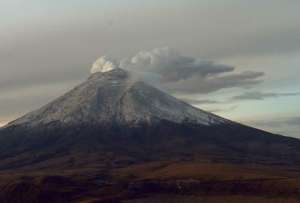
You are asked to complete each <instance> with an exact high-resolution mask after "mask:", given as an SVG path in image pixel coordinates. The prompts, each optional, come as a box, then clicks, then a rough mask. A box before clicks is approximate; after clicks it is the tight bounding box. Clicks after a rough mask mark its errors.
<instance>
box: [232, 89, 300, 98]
mask: <svg viewBox="0 0 300 203" xmlns="http://www.w3.org/2000/svg"><path fill="white" fill-rule="evenodd" d="M297 95H300V93H298V92H297V93H274V92H257V91H255V92H245V93H243V94H240V95H237V96H234V97H232V100H264V99H267V98H277V97H285V96H297Z"/></svg>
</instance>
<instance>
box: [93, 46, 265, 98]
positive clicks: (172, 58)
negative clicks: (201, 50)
mask: <svg viewBox="0 0 300 203" xmlns="http://www.w3.org/2000/svg"><path fill="white" fill-rule="evenodd" d="M115 68H122V69H125V70H129V71H130V72H132V73H134V75H137V76H138V77H139V78H142V79H143V80H145V81H147V82H149V83H152V84H154V85H156V86H157V87H160V88H162V89H165V90H167V91H170V92H173V93H193V94H194V93H210V92H215V91H218V90H221V89H224V88H234V87H237V88H250V87H252V86H253V85H255V84H258V83H260V82H262V76H264V73H263V72H255V71H245V72H237V71H236V69H235V67H232V66H229V65H224V64H217V63H215V62H213V61H207V60H200V59H197V58H194V57H189V56H183V55H181V54H180V53H178V52H177V51H175V50H173V49H170V48H168V47H163V48H155V49H153V50H150V51H140V52H138V53H137V54H135V55H134V56H131V57H128V58H124V59H121V60H120V61H119V62H116V61H115V60H113V59H109V58H108V57H105V56H103V57H100V58H99V59H98V60H97V61H96V62H95V63H94V65H93V67H92V69H91V73H95V72H105V71H109V70H112V69H115Z"/></svg>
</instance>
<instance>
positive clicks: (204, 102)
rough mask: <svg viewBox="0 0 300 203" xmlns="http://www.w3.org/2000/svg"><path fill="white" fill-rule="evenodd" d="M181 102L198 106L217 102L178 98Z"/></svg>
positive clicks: (216, 102)
mask: <svg viewBox="0 0 300 203" xmlns="http://www.w3.org/2000/svg"><path fill="white" fill-rule="evenodd" d="M180 99H181V100H183V101H185V102H187V103H189V104H192V105H200V104H218V103H219V101H216V100H210V99H191V98H180Z"/></svg>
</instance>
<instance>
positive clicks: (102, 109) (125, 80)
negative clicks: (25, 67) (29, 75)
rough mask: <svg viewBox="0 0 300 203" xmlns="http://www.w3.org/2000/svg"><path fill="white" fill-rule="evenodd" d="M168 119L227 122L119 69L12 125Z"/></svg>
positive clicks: (102, 74) (99, 75)
mask: <svg viewBox="0 0 300 203" xmlns="http://www.w3.org/2000/svg"><path fill="white" fill-rule="evenodd" d="M160 120H168V121H172V122H176V123H181V122H184V121H188V122H194V123H198V124H202V125H214V124H222V123H228V122H230V121H228V120H226V119H223V118H221V117H218V116H216V115H213V114H211V113H207V112H205V111H202V110H200V109H197V108H195V107H193V106H191V105H189V104H187V103H185V102H182V101H180V100H178V99H176V98H175V97H172V96H170V95H168V94H166V93H164V92H162V91H160V90H158V89H156V88H154V87H152V86H150V85H148V84H146V83H144V82H141V81H136V80H132V79H131V77H130V74H129V73H128V72H126V71H124V70H122V69H119V68H117V69H113V70H111V71H108V72H97V73H94V74H92V75H91V76H90V77H89V79H88V80H87V81H85V82H83V83H82V84H80V85H79V86H77V87H75V88H74V89H73V90H71V91H69V92H67V93H66V94H65V95H63V96H61V97H59V98H58V99H56V100H54V101H53V102H51V103H49V104H47V105H45V106H44V107H42V108H40V109H38V110H36V111H33V112H31V113H29V114H27V115H25V116H23V117H21V118H19V119H17V120H15V121H13V122H11V123H9V124H8V126H12V125H20V124H21V125H28V126H37V125H41V124H47V123H50V122H53V121H59V122H61V123H63V124H70V125H74V124H75V125H76V124H80V123H90V124H107V123H112V122H115V123H119V124H125V125H126V124H138V123H151V122H157V121H160Z"/></svg>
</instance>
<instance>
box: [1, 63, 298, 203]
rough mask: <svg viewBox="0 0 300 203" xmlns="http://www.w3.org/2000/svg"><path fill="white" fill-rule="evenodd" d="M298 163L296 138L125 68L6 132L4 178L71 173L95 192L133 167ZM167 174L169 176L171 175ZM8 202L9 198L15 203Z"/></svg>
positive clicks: (95, 78)
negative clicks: (188, 98)
mask: <svg viewBox="0 0 300 203" xmlns="http://www.w3.org/2000/svg"><path fill="white" fill-rule="evenodd" d="M299 155H300V140H298V139H296V138H290V137H285V136H281V135H275V134H272V133H268V132H265V131H262V130H259V129H255V128H252V127H248V126H245V125H242V124H240V123H237V122H233V121H230V120H228V119H225V118H222V117H219V116H217V115H214V114H212V113H208V112H205V111H203V110H200V109H197V108H195V107H193V106H191V105H189V104H187V103H185V102H183V101H180V100H178V99H176V98H175V97H173V96H170V95H168V94H167V93H165V92H163V91H161V90H159V89H157V88H155V87H153V86H151V85H149V84H147V83H145V82H143V81H140V80H137V79H135V77H132V75H131V73H129V72H127V71H125V70H122V69H119V68H116V69H113V70H110V71H107V72H96V73H94V74H92V75H91V76H90V77H89V78H88V79H87V80H86V81H85V82H83V83H82V84H80V85H78V86H77V87H75V88H74V89H72V90H71V91H69V92H67V93H66V94H64V95H63V96H61V97H59V98H58V99H56V100H54V101H53V102H51V103H49V104H47V105H45V106H43V107H41V108H40V109H38V110H35V111H33V112H30V113H28V114H26V115H24V116H23V117H21V118H19V119H17V120H15V121H12V122H10V123H9V124H8V125H7V126H5V127H3V128H2V129H0V160H1V162H0V171H5V172H7V171H9V172H14V173H18V174H26V173H32V172H39V173H40V172H41V171H43V173H46V174H47V173H50V172H49V170H50V169H51V171H52V172H53V171H55V174H56V175H57V174H60V175H61V174H62V173H66V171H68V172H70V171H71V172H72V174H73V175H74V174H77V175H78V174H81V176H84V177H85V178H86V179H85V180H89V181H90V180H91V176H92V177H93V178H92V180H93V181H94V182H93V184H96V183H95V182H97V184H98V186H99V184H100V183H99V177H102V179H101V181H104V182H105V181H107V180H108V179H109V178H108V176H109V177H110V176H111V175H112V174H114V173H113V172H112V171H114V170H116V169H118V170H119V169H123V168H126V167H131V166H133V165H135V166H136V165H144V166H145V167H146V168H147V167H149V168H151V170H152V169H153V170H154V169H155V170H156V169H160V168H163V167H166V165H165V164H166V163H174V162H176V163H178V162H179V163H183V162H184V163H186V162H188V163H189V164H191V163H218V164H227V165H228V164H229V165H237V164H238V165H255V166H268V167H274V166H278V167H283V166H284V167H289V168H296V169H297V170H298V169H299V168H300V167H299V165H300V156H299ZM149 163H155V164H154V165H151V164H150V165H149ZM167 165H168V164H167ZM172 166H173V167H174V165H172ZM180 166H182V165H176V167H179V168H180ZM153 167H154V168H153ZM192 168H193V167H192ZM194 168H195V170H196V171H197V170H199V168H197V167H196V166H194ZM200 168H201V167H200ZM225 168H226V167H225ZM238 168H239V167H238ZM128 170H129V169H128ZM128 170H127V172H128ZM169 170H171V171H174V170H176V169H174V168H172V167H171V168H169ZM200 170H201V169H200ZM221 170H222V169H221ZM234 170H236V169H234ZM87 171H88V174H89V175H87ZM95 171H97V172H95ZM129 171H130V170H129ZM133 171H135V170H133ZM71 172H70V173H71ZM99 173H100V174H102V175H101V176H100V175H99ZM124 173H125V172H124V171H123V172H120V171H118V174H124ZM51 174H52V173H51ZM82 174H84V175H82ZM95 174H97V175H95ZM103 174H105V175H103ZM108 174H109V175H108ZM137 174H139V172H134V173H133V174H131V175H132V179H129V180H130V181H131V180H133V179H135V178H134V177H136V176H138V175H137ZM163 174H168V170H167V169H166V171H165V172H164V173H163ZM236 174H237V175H241V176H242V175H243V173H242V172H236ZM156 175H157V174H156ZM185 175H186V174H185ZM185 175H183V176H185ZM210 175H215V174H210ZM31 176H32V175H31ZM120 176H122V175H120ZM163 176H164V175H162V176H159V177H160V178H162V177H163ZM34 177H35V176H34ZM38 177H40V176H38ZM96 177H97V178H96ZM118 177H119V176H118ZM149 177H156V176H155V175H153V174H152V176H151V175H150V176H148V178H149ZM180 177H181V178H182V176H180ZM144 178H145V177H144ZM173 178H174V177H173ZM177 178H178V177H177ZM189 178H191V177H189ZM47 180H48V179H47ZM50 180H51V181H54V182H57V181H58V182H59V183H61V182H63V183H61V184H58V185H65V184H67V185H70V184H71V185H72V183H71V182H70V181H69V180H68V181H66V182H67V183H65V182H64V179H57V178H54V179H50ZM118 180H119V179H118ZM127 180H128V179H127ZM34 181H36V180H34ZM101 181H100V182H101ZM111 181H112V180H111ZM29 182H30V181H29ZM46 182H47V181H46ZM112 182H113V181H112ZM30 183H31V184H33V185H35V183H36V182H34V183H32V182H30ZM39 183H40V182H39ZM47 184H48V183H47ZM51 184H52V185H53V183H51ZM89 184H90V183H89ZM89 184H88V186H87V185H85V186H84V188H86V189H87V188H88V187H89V186H90V185H89ZM97 184H96V185H97ZM176 184H177V183H176ZM54 185H55V184H54ZM75 185H76V184H75ZM100 185H101V184H100ZM154 185H155V184H154ZM101 186H102V185H101ZM30 187H33V186H32V185H31V186H30ZM72 187H73V186H72ZM153 187H154V186H153ZM157 187H158V188H159V186H157ZM0 188H1V187H0ZM5 188H7V186H6V187H5ZM142 188H144V187H142ZM146 188H148V186H147V187H146ZM14 189H15V188H14ZM31 189H32V188H31ZM148 189H149V188H148ZM148 189H147V190H148ZM162 190H163V189H162ZM13 191H14V190H13ZM155 191H156V190H153V191H152V190H151V192H155ZM140 193H142V192H140ZM6 194H14V193H13V192H12V193H10V192H7V191H6V192H5V195H6ZM55 194H56V193H55ZM59 194H60V193H59ZM109 194H110V195H111V193H109ZM5 195H4V196H3V198H6V199H9V197H7V196H5ZM51 195H52V193H51ZM71 196H72V195H71ZM100 196H101V195H100ZM0 197H1V193H0ZM59 197H60V196H59ZM70 198H71V197H70ZM72 198H73V196H72ZM23 200H24V199H23ZM55 201H56V200H53V201H52V202H55ZM57 201H58V202H59V201H60V202H64V201H63V200H61V199H59V200H57ZM68 201H69V200H68ZM8 202H9V200H8ZM27 202H30V201H27ZM43 202H46V201H45V199H43Z"/></svg>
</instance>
